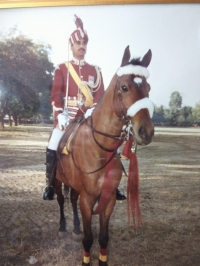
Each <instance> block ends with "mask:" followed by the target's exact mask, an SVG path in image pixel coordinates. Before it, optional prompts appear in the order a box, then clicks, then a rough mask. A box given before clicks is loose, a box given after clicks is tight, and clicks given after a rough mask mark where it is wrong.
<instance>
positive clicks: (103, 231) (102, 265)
mask: <svg viewBox="0 0 200 266" xmlns="http://www.w3.org/2000/svg"><path fill="white" fill-rule="evenodd" d="M115 202H116V195H115V193H114V195H113V196H112V198H111V200H110V202H109V204H108V205H107V207H106V209H105V211H104V212H103V213H101V214H100V215H99V220H100V232H99V245H100V252H99V266H108V264H107V245H108V241H109V235H108V226H109V220H110V216H111V213H112V211H113V208H114V206H115Z"/></svg>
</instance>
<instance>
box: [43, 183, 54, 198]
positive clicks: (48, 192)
mask: <svg viewBox="0 0 200 266" xmlns="http://www.w3.org/2000/svg"><path fill="white" fill-rule="evenodd" d="M53 199H54V188H53V187H52V186H49V185H46V187H45V188H44V190H43V200H53Z"/></svg>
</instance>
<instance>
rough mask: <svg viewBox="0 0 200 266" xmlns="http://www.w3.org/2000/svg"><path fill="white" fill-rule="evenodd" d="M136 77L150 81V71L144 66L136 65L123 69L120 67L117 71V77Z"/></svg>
mask: <svg viewBox="0 0 200 266" xmlns="http://www.w3.org/2000/svg"><path fill="white" fill-rule="evenodd" d="M131 74H133V75H135V76H141V77H145V78H146V79H148V77H149V71H148V69H147V68H146V67H143V66H135V65H131V64H130V65H126V66H123V67H120V68H119V69H118V70H117V76H118V77H121V76H123V75H131Z"/></svg>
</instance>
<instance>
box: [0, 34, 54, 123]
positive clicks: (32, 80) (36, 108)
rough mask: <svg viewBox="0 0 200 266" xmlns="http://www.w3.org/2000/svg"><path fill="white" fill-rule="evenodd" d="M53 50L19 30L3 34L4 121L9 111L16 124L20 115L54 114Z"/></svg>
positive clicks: (0, 78) (0, 85)
mask: <svg viewBox="0 0 200 266" xmlns="http://www.w3.org/2000/svg"><path fill="white" fill-rule="evenodd" d="M50 50H51V47H50V45H47V44H45V43H34V42H33V41H32V40H31V39H30V38H28V37H26V36H24V35H23V34H21V33H19V32H18V31H17V30H16V29H11V30H10V31H9V33H8V34H7V35H6V36H5V35H3V34H1V35H0V97H1V98H0V102H1V106H0V108H1V110H0V116H1V117H0V119H1V122H2V121H3V117H4V116H5V114H6V113H8V114H9V115H12V116H13V118H14V119H15V120H16V121H15V123H16V124H17V118H20V117H24V116H25V117H31V116H33V115H42V116H48V117H49V116H50V114H51V106H50V103H49V95H50V87H51V83H52V73H53V69H54V66H53V64H52V63H51V62H50V60H49V53H50ZM40 95H42V97H40ZM41 106H45V110H44V108H41Z"/></svg>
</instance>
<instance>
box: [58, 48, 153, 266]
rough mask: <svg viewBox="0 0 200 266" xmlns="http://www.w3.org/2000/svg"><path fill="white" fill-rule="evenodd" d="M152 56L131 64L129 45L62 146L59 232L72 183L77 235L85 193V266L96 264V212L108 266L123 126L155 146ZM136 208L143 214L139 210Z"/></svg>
mask: <svg viewBox="0 0 200 266" xmlns="http://www.w3.org/2000/svg"><path fill="white" fill-rule="evenodd" d="M151 56H152V54H151V51H150V50H149V51H148V52H147V54H146V55H145V56H144V57H143V59H142V60H140V59H136V60H132V61H130V62H129V60H130V51H129V47H127V48H126V49H125V52H124V56H123V59H122V64H121V67H120V68H119V69H118V71H117V73H116V74H115V75H114V77H113V79H112V81H111V83H110V85H109V87H108V89H107V90H106V91H105V93H104V95H103V96H102V98H101V100H100V102H99V103H98V104H97V106H96V108H95V110H94V111H93V113H92V115H91V116H90V117H88V118H87V119H84V118H82V119H81V121H79V126H78V128H77V129H76V131H74V132H75V133H72V132H73V128H74V124H76V123H72V125H69V126H68V127H69V130H67V131H66V133H65V134H64V136H63V137H62V139H61V142H60V144H59V148H58V151H57V156H58V160H57V172H56V182H55V188H56V194H57V200H58V203H59V205H60V228H59V233H62V232H65V231H66V225H65V218H64V210H63V206H64V197H63V195H62V189H61V187H62V183H64V184H65V185H67V186H69V187H71V202H72V207H73V212H74V229H73V233H74V234H77V235H79V234H80V233H81V231H80V221H79V218H78V212H77V199H78V197H79V196H80V211H81V215H82V223H83V240H82V243H83V248H84V255H83V262H82V265H84V266H86V265H87V266H89V265H90V249H91V246H92V243H93V235H92V230H91V222H92V215H93V214H99V223H100V232H99V244H100V256H99V265H100V266H107V255H106V248H107V244H108V239H109V237H108V225H109V219H110V215H111V213H112V211H113V208H114V205H115V202H116V189H117V187H118V185H119V183H120V180H121V176H122V165H121V161H120V157H119V155H118V154H117V152H116V151H117V148H118V147H119V146H120V145H121V144H122V143H123V141H124V138H123V134H122V128H123V132H128V133H126V134H125V135H126V138H128V137H127V135H129V134H132V135H133V136H134V139H135V141H136V142H137V143H138V144H140V145H147V144H149V143H150V142H151V140H152V136H153V134H154V126H153V123H152V121H151V116H152V113H153V104H152V102H151V101H150V100H149V99H148V96H149V90H150V86H149V84H148V83H147V81H146V78H147V77H148V70H147V67H148V65H149V63H150V61H151ZM70 127H71V129H70ZM76 127H77V126H76ZM70 130H71V131H70ZM71 133H72V135H70V134H71ZM69 135H70V136H73V137H71V142H70V148H69V154H68V155H66V154H63V153H62V150H63V148H64V146H65V145H66V141H67V139H68V136H69ZM95 204H96V205H97V207H95V206H96V205H95ZM94 207H95V209H94ZM136 212H137V213H138V214H139V213H140V212H139V210H136ZM137 213H136V214H137Z"/></svg>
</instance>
